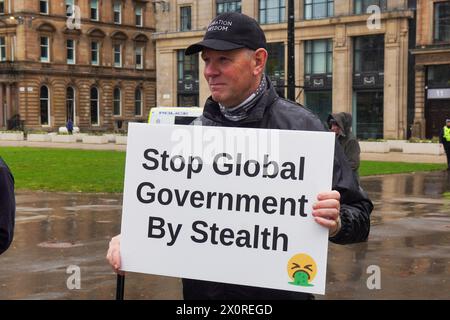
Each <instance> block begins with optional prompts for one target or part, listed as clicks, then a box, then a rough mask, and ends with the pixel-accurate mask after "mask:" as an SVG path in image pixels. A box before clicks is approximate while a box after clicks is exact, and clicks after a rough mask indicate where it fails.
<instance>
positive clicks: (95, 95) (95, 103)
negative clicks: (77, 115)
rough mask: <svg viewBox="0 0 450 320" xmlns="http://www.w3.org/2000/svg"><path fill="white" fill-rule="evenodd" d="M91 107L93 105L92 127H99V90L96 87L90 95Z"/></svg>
mask: <svg viewBox="0 0 450 320" xmlns="http://www.w3.org/2000/svg"><path fill="white" fill-rule="evenodd" d="M90 105H91V125H99V122H98V119H99V113H100V108H99V105H100V104H99V99H98V89H97V88H96V87H92V88H91V95H90Z"/></svg>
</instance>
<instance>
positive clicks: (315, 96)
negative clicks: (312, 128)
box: [305, 90, 333, 122]
mask: <svg viewBox="0 0 450 320" xmlns="http://www.w3.org/2000/svg"><path fill="white" fill-rule="evenodd" d="M332 101H333V92H332V91H331V90H317V91H313V90H311V91H305V106H306V107H308V108H309V109H311V111H313V112H314V113H315V114H316V115H317V116H318V117H319V119H320V120H322V121H323V122H326V121H327V118H328V115H329V114H330V113H331V112H332V111H331V110H332Z"/></svg>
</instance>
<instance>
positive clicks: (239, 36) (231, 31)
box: [185, 12, 267, 56]
mask: <svg viewBox="0 0 450 320" xmlns="http://www.w3.org/2000/svg"><path fill="white" fill-rule="evenodd" d="M203 48H209V49H213V50H218V51H228V50H234V49H239V48H249V49H252V50H256V49H259V48H264V49H267V45H266V36H265V35H264V31H263V30H262V29H261V27H260V26H259V24H258V22H256V20H255V19H253V18H250V17H249V16H246V15H245V14H242V13H238V12H226V13H222V14H220V15H218V16H217V17H216V18H215V19H214V20H213V21H211V23H210V24H209V26H208V28H207V29H206V33H205V36H204V37H203V40H202V41H200V42H197V43H194V44H193V45H190V46H189V47H188V48H187V49H186V51H185V55H187V56H188V55H191V54H194V53H197V52H200V51H202V50H203Z"/></svg>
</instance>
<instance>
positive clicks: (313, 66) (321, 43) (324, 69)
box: [305, 39, 333, 75]
mask: <svg viewBox="0 0 450 320" xmlns="http://www.w3.org/2000/svg"><path fill="white" fill-rule="evenodd" d="M325 73H327V74H331V73H333V41H332V40H331V39H328V40H309V41H306V42H305V74H306V75H308V74H309V75H310V74H325Z"/></svg>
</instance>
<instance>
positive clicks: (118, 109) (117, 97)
mask: <svg viewBox="0 0 450 320" xmlns="http://www.w3.org/2000/svg"><path fill="white" fill-rule="evenodd" d="M113 104H114V110H113V114H114V115H115V116H120V115H121V114H122V99H121V92H120V89H119V88H114V101H113Z"/></svg>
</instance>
